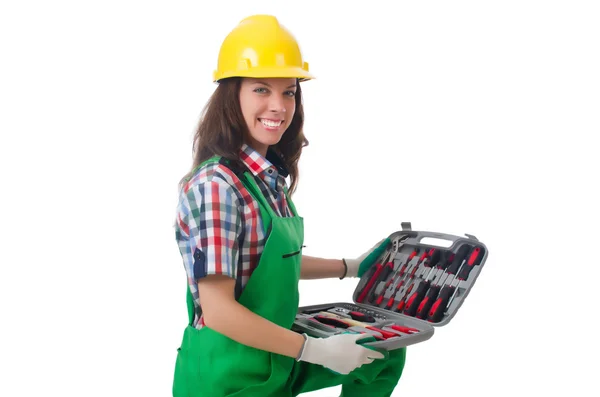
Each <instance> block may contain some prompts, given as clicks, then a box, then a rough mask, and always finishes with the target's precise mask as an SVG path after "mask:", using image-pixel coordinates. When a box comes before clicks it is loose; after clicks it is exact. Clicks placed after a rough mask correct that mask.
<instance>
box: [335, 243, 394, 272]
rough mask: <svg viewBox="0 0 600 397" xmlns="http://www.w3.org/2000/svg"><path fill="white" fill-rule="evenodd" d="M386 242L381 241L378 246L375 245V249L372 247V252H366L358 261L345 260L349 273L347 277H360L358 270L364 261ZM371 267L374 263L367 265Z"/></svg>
mask: <svg viewBox="0 0 600 397" xmlns="http://www.w3.org/2000/svg"><path fill="white" fill-rule="evenodd" d="M384 241H385V239H381V240H380V241H379V242H378V243H377V244H375V245H374V246H373V247H371V249H370V250H368V251H367V252H365V253H364V254H362V255H361V256H359V257H358V258H356V259H347V258H344V261H345V262H346V266H347V267H348V271H347V272H346V277H358V269H359V267H360V264H361V263H363V261H364V260H365V259H366V258H367V256H369V254H371V252H373V251H375V249H377V248H378V247H379V246H380V245H381V244H382V243H383V242H384ZM371 265H372V263H371V264H367V266H366V267H369V266H371Z"/></svg>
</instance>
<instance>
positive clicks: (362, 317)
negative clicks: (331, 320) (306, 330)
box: [320, 309, 375, 323]
mask: <svg viewBox="0 0 600 397" xmlns="http://www.w3.org/2000/svg"><path fill="white" fill-rule="evenodd" d="M320 311H329V310H320ZM332 313H335V314H338V315H339V316H343V317H346V316H348V317H350V318H351V319H353V320H358V321H362V322H365V323H374V322H375V317H373V316H370V315H368V314H365V313H361V312H355V311H344V312H340V311H337V310H335V309H334V310H332Z"/></svg>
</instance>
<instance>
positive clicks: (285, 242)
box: [173, 157, 406, 397]
mask: <svg viewBox="0 0 600 397" xmlns="http://www.w3.org/2000/svg"><path fill="white" fill-rule="evenodd" d="M208 161H218V160H217V158H214V157H213V158H212V159H209V160H207V162H208ZM242 182H243V184H244V186H245V187H246V189H247V190H248V191H249V192H250V194H251V195H252V197H254V198H255V199H256V200H257V201H258V203H259V204H260V212H261V216H262V219H263V223H264V227H265V230H266V231H268V230H269V227H270V228H271V229H270V232H269V233H268V237H267V242H266V245H265V247H264V251H263V253H262V255H261V257H260V260H259V264H258V266H257V268H256V269H255V270H254V272H253V273H252V276H251V277H250V279H249V280H248V283H247V284H246V286H245V288H244V289H243V291H242V294H241V296H240V297H239V299H238V302H239V303H240V304H242V305H244V306H245V307H247V308H248V309H249V310H251V311H253V312H254V313H256V314H258V315H260V316H262V317H264V318H266V319H267V320H269V321H272V322H274V323H276V324H278V325H280V326H282V327H285V328H287V329H290V328H291V326H292V324H293V322H294V319H295V316H296V313H297V310H298V305H299V293H298V282H299V280H300V266H301V259H302V254H301V250H302V243H303V241H304V223H303V218H302V217H300V216H298V214H297V212H296V208H295V207H294V204H293V203H292V201H291V200H290V199H289V196H288V192H287V190H286V191H285V194H286V197H287V198H288V203H289V205H290V209H291V210H292V214H293V217H280V216H278V215H277V214H275V212H274V211H273V210H272V209H271V206H270V205H269V203H268V202H267V200H266V198H265V197H264V196H263V195H262V193H261V191H260V189H259V187H258V186H257V185H256V182H255V181H254V179H253V176H252V175H251V174H250V173H249V172H244V175H243V178H242ZM187 307H188V317H189V323H188V326H187V327H186V329H185V331H184V334H183V340H182V343H181V347H180V348H179V349H178V353H177V360H176V364H175V374H174V381H173V396H174V397H225V396H227V397H291V396H297V395H298V394H300V393H305V392H309V391H313V390H319V389H324V388H327V387H332V386H336V385H339V384H343V387H342V396H344V397H351V396H360V397H384V396H390V395H391V393H392V391H393V389H394V387H395V386H396V384H397V383H398V380H399V379H400V376H401V375H402V370H403V368H404V360H405V354H406V351H405V349H398V350H395V351H392V352H390V354H389V357H388V358H387V359H381V360H375V361H374V362H373V363H371V364H367V365H363V366H362V367H360V368H358V369H356V370H354V371H353V372H351V373H350V374H348V375H341V374H338V373H335V372H333V371H330V370H329V369H327V368H325V367H323V366H320V365H315V364H311V363H307V362H297V361H296V360H295V359H294V358H292V357H286V356H283V355H280V354H275V353H270V352H267V351H264V350H258V349H255V348H252V347H249V346H246V345H243V344H240V343H238V342H236V341H234V340H232V339H230V338H228V337H226V336H224V335H223V334H220V333H218V332H216V331H214V330H212V329H210V328H208V327H207V326H204V327H203V328H201V329H196V328H194V327H193V326H192V322H193V320H194V302H193V298H192V295H191V292H190V290H189V288H188V290H187Z"/></svg>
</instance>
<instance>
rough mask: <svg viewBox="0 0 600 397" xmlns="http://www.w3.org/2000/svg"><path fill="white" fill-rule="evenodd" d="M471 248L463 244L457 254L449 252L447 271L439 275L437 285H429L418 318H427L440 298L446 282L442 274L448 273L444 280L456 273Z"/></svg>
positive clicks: (445, 264)
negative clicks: (442, 280)
mask: <svg viewBox="0 0 600 397" xmlns="http://www.w3.org/2000/svg"><path fill="white" fill-rule="evenodd" d="M469 249H470V248H469V246H468V245H463V246H461V247H460V248H459V249H458V252H457V253H456V254H452V253H449V254H448V255H449V256H448V261H447V262H446V263H444V265H443V266H444V267H445V269H444V270H445V271H444V272H442V273H440V274H439V277H438V279H437V281H436V283H435V285H431V286H430V287H429V291H427V295H426V296H425V298H424V299H423V300H422V301H421V303H420V304H419V307H418V308H417V314H416V317H417V318H420V319H425V318H427V314H428V313H429V309H430V308H431V306H433V304H434V302H435V301H436V299H437V298H438V295H439V293H440V290H441V289H442V286H443V284H444V283H443V282H440V280H441V278H442V276H443V275H444V274H446V279H445V280H444V281H446V280H447V279H448V275H450V274H456V272H457V271H458V269H459V268H460V265H461V264H462V261H463V259H464V258H466V256H467V254H468V253H469ZM448 263H450V264H448Z"/></svg>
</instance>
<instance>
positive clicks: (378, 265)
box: [356, 249, 394, 303]
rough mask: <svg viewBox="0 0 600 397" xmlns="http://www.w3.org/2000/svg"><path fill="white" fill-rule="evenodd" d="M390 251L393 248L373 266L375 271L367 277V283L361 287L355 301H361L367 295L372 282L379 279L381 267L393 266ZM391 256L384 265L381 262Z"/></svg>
mask: <svg viewBox="0 0 600 397" xmlns="http://www.w3.org/2000/svg"><path fill="white" fill-rule="evenodd" d="M392 251H393V249H390V250H389V251H387V252H386V253H385V255H384V257H383V259H382V260H381V262H379V263H376V264H375V266H373V267H374V268H375V271H374V273H373V275H372V276H371V277H370V278H369V282H368V283H367V285H366V286H365V287H364V288H363V289H362V291H361V292H360V295H359V296H358V298H357V299H356V301H357V302H358V303H362V302H363V301H364V300H365V298H366V297H367V295H368V294H369V292H370V291H371V288H372V287H373V284H375V281H377V279H379V275H380V274H381V272H382V271H383V269H384V268H385V269H389V268H390V266H391V267H392V268H393V266H394V260H393V258H392ZM388 258H391V261H390V262H389V263H387V264H385V265H382V263H385V261H386V260H387V259H388Z"/></svg>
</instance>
